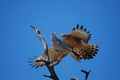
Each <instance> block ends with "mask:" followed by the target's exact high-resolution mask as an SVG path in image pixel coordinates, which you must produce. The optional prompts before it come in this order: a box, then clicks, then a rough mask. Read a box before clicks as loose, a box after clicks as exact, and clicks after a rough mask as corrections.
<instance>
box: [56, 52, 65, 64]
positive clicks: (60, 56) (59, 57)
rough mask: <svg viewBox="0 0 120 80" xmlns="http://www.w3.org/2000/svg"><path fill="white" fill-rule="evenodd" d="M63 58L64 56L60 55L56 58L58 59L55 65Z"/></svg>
mask: <svg viewBox="0 0 120 80" xmlns="http://www.w3.org/2000/svg"><path fill="white" fill-rule="evenodd" d="M64 56H65V55H64V54H61V53H60V54H59V56H58V59H57V63H59V62H60V61H61V60H62V58H63V57H64Z"/></svg>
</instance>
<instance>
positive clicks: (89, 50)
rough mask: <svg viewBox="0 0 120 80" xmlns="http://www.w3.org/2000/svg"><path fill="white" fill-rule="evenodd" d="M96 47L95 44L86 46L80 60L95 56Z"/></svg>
mask: <svg viewBox="0 0 120 80" xmlns="http://www.w3.org/2000/svg"><path fill="white" fill-rule="evenodd" d="M98 47H99V46H98V45H97V44H86V47H85V48H84V50H83V51H82V54H81V56H82V58H83V59H92V58H93V56H96V54H97V52H98Z"/></svg>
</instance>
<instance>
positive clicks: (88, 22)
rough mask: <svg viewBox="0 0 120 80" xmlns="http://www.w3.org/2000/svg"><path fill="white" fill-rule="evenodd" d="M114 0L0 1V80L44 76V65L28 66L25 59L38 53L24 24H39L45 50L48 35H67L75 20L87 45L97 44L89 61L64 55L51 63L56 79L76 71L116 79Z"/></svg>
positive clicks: (96, 79) (118, 14)
mask: <svg viewBox="0 0 120 80" xmlns="http://www.w3.org/2000/svg"><path fill="white" fill-rule="evenodd" d="M119 3H120V1H119V0H0V25H1V27H0V37H1V38H0V45H1V46H0V62H1V65H0V80H50V79H48V78H45V77H43V76H42V75H43V74H49V72H48V70H47V69H46V67H42V68H38V69H32V68H31V67H30V66H29V65H28V63H27V61H28V60H29V59H28V58H29V57H34V56H38V55H41V54H42V53H43V46H42V44H41V42H40V41H39V40H38V38H37V37H36V34H35V32H34V31H33V30H32V29H31V28H30V25H34V26H36V27H37V28H39V29H40V30H41V31H42V32H41V34H42V36H44V38H45V40H46V42H47V43H48V46H49V48H50V47H51V41H50V35H51V33H53V32H56V33H57V36H58V37H59V38H61V37H60V35H61V34H62V33H69V32H70V31H71V29H72V28H73V27H75V25H76V24H78V23H79V24H82V25H84V26H85V27H86V28H87V30H89V31H90V32H91V34H92V38H91V40H90V43H95V44H99V46H100V48H99V52H98V54H97V56H96V57H94V58H93V59H92V60H86V61H84V60H82V61H81V63H78V62H77V61H75V60H74V59H73V58H71V57H70V56H67V57H66V58H64V59H63V60H62V62H61V63H60V64H59V65H57V66H56V67H55V70H56V73H57V74H58V76H59V78H60V80H69V79H70V78H72V77H77V78H78V79H80V80H83V78H84V74H83V73H81V72H80V70H81V69H85V70H91V71H92V72H91V74H90V76H89V79H88V80H119V73H120V69H119V68H120V62H119V61H120V58H119V56H120V54H119V49H120V47H119V41H120V37H119V32H120V31H119V29H120V6H119Z"/></svg>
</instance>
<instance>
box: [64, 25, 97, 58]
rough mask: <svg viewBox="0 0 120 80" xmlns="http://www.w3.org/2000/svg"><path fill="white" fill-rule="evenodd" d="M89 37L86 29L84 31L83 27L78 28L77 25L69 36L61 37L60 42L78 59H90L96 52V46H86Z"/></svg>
mask: <svg viewBox="0 0 120 80" xmlns="http://www.w3.org/2000/svg"><path fill="white" fill-rule="evenodd" d="M90 37H91V34H89V32H86V29H84V28H83V26H81V27H80V28H79V25H78V24H77V26H76V28H73V30H72V32H71V33H70V34H63V35H62V40H63V41H64V42H66V43H67V44H69V45H70V46H71V47H72V48H73V50H74V52H76V53H77V54H78V56H79V58H83V59H90V58H92V57H93V56H95V54H96V53H97V51H98V49H97V48H98V45H96V44H88V41H89V39H90ZM74 56H75V55H74Z"/></svg>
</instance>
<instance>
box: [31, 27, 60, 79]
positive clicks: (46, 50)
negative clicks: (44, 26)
mask: <svg viewBox="0 0 120 80" xmlns="http://www.w3.org/2000/svg"><path fill="white" fill-rule="evenodd" d="M31 27H32V28H33V29H34V30H35V32H36V34H37V36H38V38H39V39H40V41H41V42H42V44H43V47H44V53H45V54H47V56H48V61H44V60H40V62H41V61H42V62H45V65H46V67H47V68H48V70H49V72H50V74H51V75H50V76H47V75H44V76H45V77H48V78H52V79H53V80H59V78H58V77H57V75H56V73H55V70H54V66H55V65H56V64H54V65H52V66H51V64H50V59H49V55H48V46H47V43H46V41H45V40H44V38H43V37H42V36H41V34H40V30H39V29H37V28H35V27H34V26H31ZM38 62H39V60H38Z"/></svg>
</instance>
